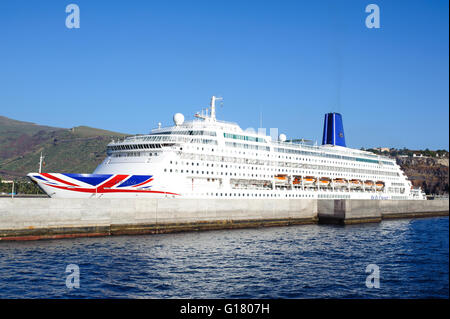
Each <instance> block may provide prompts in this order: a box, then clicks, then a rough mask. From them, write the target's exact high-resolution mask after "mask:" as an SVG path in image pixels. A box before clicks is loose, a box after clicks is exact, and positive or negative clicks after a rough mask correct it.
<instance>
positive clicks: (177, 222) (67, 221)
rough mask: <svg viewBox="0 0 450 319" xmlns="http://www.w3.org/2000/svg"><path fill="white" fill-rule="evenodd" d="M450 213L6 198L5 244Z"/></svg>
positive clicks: (318, 203) (391, 203)
mask: <svg viewBox="0 0 450 319" xmlns="http://www.w3.org/2000/svg"><path fill="white" fill-rule="evenodd" d="M448 211H449V202H448V200H431V201H395V200H386V201H379V200H316V199H289V200H277V199H207V200H206V199H50V198H14V199H11V198H1V199H0V240H37V239H55V238H71V237H89V236H111V235H125V234H133V235H135V234H157V233H169V232H180V231H195V230H212V229H232V228H245V227H262V226H288V225H299V224H311V223H338V224H349V223H361V222H379V221H381V220H382V219H385V218H411V217H428V216H441V215H444V216H445V215H448Z"/></svg>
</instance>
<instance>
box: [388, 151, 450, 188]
mask: <svg viewBox="0 0 450 319" xmlns="http://www.w3.org/2000/svg"><path fill="white" fill-rule="evenodd" d="M396 160H397V163H398V164H399V165H400V167H401V168H402V169H403V170H404V171H405V174H406V176H408V178H409V179H410V180H411V181H412V183H413V185H414V186H420V187H421V188H422V189H423V190H424V191H425V193H427V194H438V195H443V194H448V177H449V175H448V173H449V171H448V165H449V162H448V158H433V157H400V156H397V157H396Z"/></svg>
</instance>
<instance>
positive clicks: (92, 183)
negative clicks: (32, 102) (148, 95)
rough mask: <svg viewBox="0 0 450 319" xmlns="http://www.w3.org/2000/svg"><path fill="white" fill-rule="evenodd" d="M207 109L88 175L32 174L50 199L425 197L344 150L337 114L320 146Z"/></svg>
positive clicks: (129, 144)
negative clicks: (241, 123)
mask: <svg viewBox="0 0 450 319" xmlns="http://www.w3.org/2000/svg"><path fill="white" fill-rule="evenodd" d="M220 99H221V98H217V97H215V96H213V97H212V98H211V103H210V106H209V108H207V109H206V112H203V111H202V113H197V114H195V116H194V117H195V119H194V120H192V121H185V120H184V116H183V115H182V114H181V113H177V114H175V115H174V117H173V120H174V125H173V126H170V127H161V124H158V128H155V129H153V130H152V131H151V132H150V134H147V135H136V136H131V137H126V138H124V139H123V140H118V141H114V140H113V141H112V142H111V143H109V144H108V146H107V149H106V155H107V156H106V158H105V159H104V161H103V162H102V163H101V164H100V165H99V166H98V167H97V168H96V169H95V171H94V172H93V173H92V174H63V173H43V172H40V173H30V174H28V177H29V178H30V179H31V180H32V181H33V182H35V183H37V185H38V186H39V187H40V188H41V189H42V190H43V191H44V192H45V193H46V194H48V195H49V196H50V197H52V198H136V197H145V198H204V199H208V198H211V199H212V198H221V199H243V198H248V199H257V198H265V199H280V200H282V199H294V198H295V199H302V198H308V199H312V198H315V199H372V200H403V199H404V200H410V199H417V200H423V199H425V198H426V197H425V194H424V193H423V192H422V191H421V190H420V189H416V188H413V187H412V184H411V182H410V181H409V180H408V178H407V176H406V175H405V173H404V172H403V171H402V170H401V168H400V167H399V166H398V165H397V164H396V162H395V160H394V159H391V158H389V157H385V156H380V155H376V154H373V153H371V152H367V151H362V150H357V149H352V148H348V147H346V143H345V137H344V127H343V122H342V116H341V114H339V113H328V114H326V115H325V120H324V130H323V139H322V145H315V144H312V143H311V142H308V141H305V140H288V139H287V138H286V135H284V134H279V135H278V134H276V135H275V136H271V135H272V134H271V135H266V134H265V133H264V134H263V133H261V132H255V131H251V130H243V129H241V127H240V126H239V125H238V124H236V123H232V122H225V121H219V120H217V119H216V101H218V100H220Z"/></svg>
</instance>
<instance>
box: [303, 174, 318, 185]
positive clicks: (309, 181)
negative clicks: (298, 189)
mask: <svg viewBox="0 0 450 319" xmlns="http://www.w3.org/2000/svg"><path fill="white" fill-rule="evenodd" d="M315 182H316V178H315V177H314V176H305V177H304V178H303V184H305V185H313V184H314V183H315Z"/></svg>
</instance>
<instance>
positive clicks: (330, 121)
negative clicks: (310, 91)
mask: <svg viewBox="0 0 450 319" xmlns="http://www.w3.org/2000/svg"><path fill="white" fill-rule="evenodd" d="M325 144H331V145H339V146H344V147H345V136H344V124H342V116H341V114H339V113H327V114H325V121H324V123H323V139H322V145H325Z"/></svg>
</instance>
